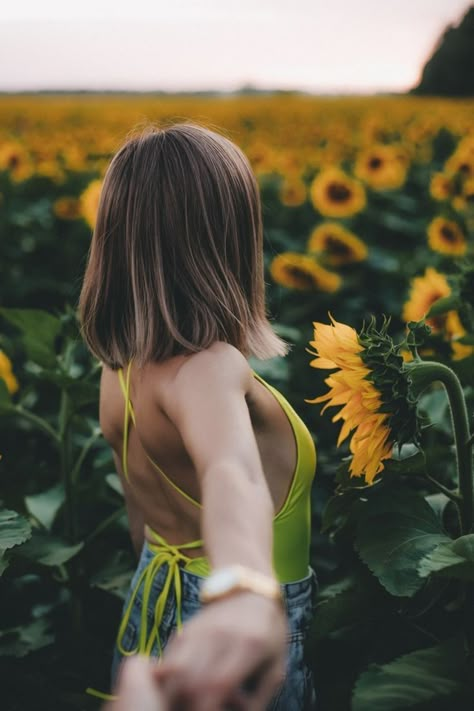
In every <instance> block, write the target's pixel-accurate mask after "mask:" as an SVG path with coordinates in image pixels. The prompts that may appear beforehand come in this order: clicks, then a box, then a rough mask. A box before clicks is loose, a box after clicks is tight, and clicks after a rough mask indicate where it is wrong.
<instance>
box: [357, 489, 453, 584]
mask: <svg viewBox="0 0 474 711" xmlns="http://www.w3.org/2000/svg"><path fill="white" fill-rule="evenodd" d="M373 498H374V501H371V502H370V503H371V504H372V506H371V510H370V512H368V513H367V514H366V515H365V516H364V518H362V519H361V520H360V521H359V526H358V530H357V537H356V549H357V551H358V552H359V555H360V557H361V558H362V560H363V561H364V562H365V563H366V564H367V565H368V567H369V568H370V570H371V571H372V572H373V573H374V575H376V576H377V578H378V579H379V580H380V582H381V584H382V585H383V586H384V587H385V588H386V589H387V590H388V592H389V593H391V594H392V595H399V596H404V595H406V596H409V597H410V596H412V595H414V594H415V593H416V592H417V590H419V589H420V588H421V586H422V585H423V583H424V581H423V579H422V578H420V576H419V574H418V571H417V565H418V563H419V562H420V561H421V560H422V559H423V558H424V557H425V556H426V555H427V554H428V553H430V552H431V551H432V550H433V548H435V547H436V546H437V545H438V544H439V543H442V542H446V541H447V540H449V538H448V536H447V535H446V534H445V533H444V532H443V530H442V528H441V526H440V523H439V520H438V518H437V516H436V514H435V513H434V511H433V509H432V508H431V507H430V506H429V505H428V504H427V503H426V502H425V500H424V499H423V498H422V497H421V496H417V495H415V494H410V493H409V492H404V491H403V490H402V491H399V492H397V491H389V492H387V494H386V496H378V497H373Z"/></svg>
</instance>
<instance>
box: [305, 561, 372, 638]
mask: <svg viewBox="0 0 474 711" xmlns="http://www.w3.org/2000/svg"><path fill="white" fill-rule="evenodd" d="M328 592H330V589H329V588H325V589H324V590H323V591H322V593H321V594H322V595H326V596H327V595H328ZM384 595H385V594H384V593H383V591H382V590H381V588H380V586H379V585H377V584H376V582H375V581H374V579H373V578H372V579H370V577H369V576H368V574H367V578H365V579H364V578H363V577H362V576H361V577H360V578H359V579H357V580H355V581H354V580H352V581H351V582H350V587H348V588H346V589H344V588H343V589H341V590H340V591H337V592H336V594H334V595H332V596H331V597H328V599H327V600H323V601H322V602H320V603H319V604H318V605H317V606H316V610H315V613H314V616H313V623H312V628H311V639H312V640H313V641H317V640H321V639H324V638H325V637H328V636H329V635H331V634H333V633H335V632H338V631H340V630H342V629H344V628H346V627H352V626H353V625H355V624H361V623H366V622H368V621H369V620H370V619H373V618H374V617H377V616H381V615H383V613H384V609H383V602H384V600H383V598H384Z"/></svg>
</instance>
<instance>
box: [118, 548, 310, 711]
mask: <svg viewBox="0 0 474 711" xmlns="http://www.w3.org/2000/svg"><path fill="white" fill-rule="evenodd" d="M153 556H154V553H153V551H151V550H150V548H149V547H148V546H147V544H146V543H145V545H144V546H143V549H142V553H141V557H140V561H139V563H138V567H137V569H136V571H135V574H134V576H133V579H132V582H131V585H130V589H129V593H128V596H127V599H126V601H125V605H124V611H125V609H126V607H127V605H128V602H129V600H130V598H131V595H132V591H133V590H134V589H135V586H136V583H137V581H138V578H139V576H140V574H141V572H142V571H143V569H144V568H145V567H146V566H147V565H148V564H149V563H150V561H151V560H152V558H153ZM167 568H168V566H167V564H163V565H162V566H161V568H160V569H159V570H158V572H157V574H156V575H155V577H154V580H153V585H152V589H151V594H150V598H149V605H148V610H147V620H148V625H149V627H150V628H151V626H152V625H153V618H154V607H155V603H156V600H157V598H158V596H159V594H160V592H161V590H162V587H163V583H164V581H165V578H166V573H167ZM180 574H181V585H182V597H181V616H182V621H183V623H185V622H186V620H188V619H189V618H190V617H192V616H193V615H195V614H196V612H198V610H199V609H200V602H199V588H200V581H202V579H203V578H202V577H201V576H199V575H195V574H194V573H190V572H188V571H186V570H184V569H182V568H181V570H180ZM281 590H282V593H283V596H284V599H285V603H286V610H287V616H288V623H289V635H288V655H287V669H286V676H285V679H284V682H283V684H282V686H281V687H280V688H279V690H278V691H277V693H276V695H275V696H274V698H273V699H272V701H271V702H270V705H269V706H268V711H313V710H314V709H316V695H315V691H314V686H313V679H312V672H311V668H310V666H309V664H308V661H307V660H306V659H305V652H304V642H305V638H306V633H307V631H308V628H309V625H310V623H311V619H312V616H313V610H314V600H315V595H316V590H317V579H316V574H315V573H314V571H313V570H312V569H311V568H310V569H309V573H308V575H307V576H306V577H305V578H302V579H301V580H297V581H295V582H291V583H284V584H282V585H281ZM142 592H143V584H142V585H141V586H140V590H139V591H138V593H137V595H136V597H135V601H134V605H133V609H132V612H131V615H130V619H129V622H128V625H127V628H126V630H125V633H124V635H123V638H122V647H123V648H124V649H125V650H126V651H130V650H132V649H134V648H135V647H136V645H137V641H138V634H139V629H140V616H141V609H142ZM175 630H176V598H175V593H174V588H173V587H172V588H171V589H170V592H169V595H168V599H167V601H166V605H165V609H164V613H163V617H162V620H161V624H160V627H159V629H158V633H159V637H160V640H161V644H162V647H165V646H166V643H167V642H168V640H169V638H170V636H171V634H172V633H173V632H174V631H175ZM152 656H155V657H157V656H159V650H158V647H157V645H156V643H155V645H154V647H153V649H152ZM122 658H123V656H122V654H120V652H119V650H118V649H117V647H115V650H114V656H113V661H112V676H111V679H112V688H113V687H114V683H115V678H116V674H117V670H118V666H119V664H120V662H121V660H122Z"/></svg>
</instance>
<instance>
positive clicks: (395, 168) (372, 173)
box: [354, 145, 408, 190]
mask: <svg viewBox="0 0 474 711" xmlns="http://www.w3.org/2000/svg"><path fill="white" fill-rule="evenodd" d="M407 169H408V159H407V157H406V156H405V155H404V154H403V153H401V152H400V150H399V149H398V150H397V149H396V148H394V147H393V146H385V145H375V146H372V147H371V148H368V149H366V150H365V151H363V152H362V153H361V154H360V155H359V156H358V158H357V160H356V164H355V168H354V172H355V174H356V175H357V177H358V178H360V179H361V180H363V181H364V182H365V183H367V185H370V187H371V188H373V189H374V190H394V189H396V188H400V187H401V186H402V185H403V184H404V182H405V180H406V175H407Z"/></svg>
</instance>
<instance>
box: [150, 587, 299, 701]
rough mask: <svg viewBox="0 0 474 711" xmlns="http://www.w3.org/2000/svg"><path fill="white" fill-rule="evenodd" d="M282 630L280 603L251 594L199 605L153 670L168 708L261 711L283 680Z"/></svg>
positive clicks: (284, 650) (284, 632) (284, 633)
mask: <svg viewBox="0 0 474 711" xmlns="http://www.w3.org/2000/svg"><path fill="white" fill-rule="evenodd" d="M287 629H288V628H287V622H286V617H285V614H284V611H283V608H282V607H281V605H280V604H279V603H278V602H277V601H275V600H271V599H269V598H266V597H264V596H261V595H257V594H255V593H253V592H239V593H236V594H234V595H232V596H230V597H228V598H225V599H221V600H216V601H214V602H212V603H211V604H209V606H206V607H204V608H203V610H202V611H200V612H199V613H198V614H197V615H196V616H195V617H193V618H192V619H191V620H190V621H189V622H187V623H186V624H185V625H184V627H183V629H182V630H181V632H180V633H179V634H177V635H175V636H174V637H173V638H172V639H171V640H170V642H169V643H168V646H167V648H166V650H165V653H164V656H163V658H162V661H161V663H160V664H158V665H157V666H156V667H155V669H154V676H155V679H156V680H157V681H158V683H159V686H160V689H161V690H162V693H163V697H164V699H165V700H166V703H167V704H168V705H169V711H175V710H177V709H180V711H184V710H185V709H186V710H187V709H189V710H191V709H192V711H220V710H223V709H233V710H234V709H235V710H236V711H237V709H238V710H240V709H242V710H243V709H245V710H246V711H262V709H265V707H266V705H267V704H268V702H269V701H270V700H271V698H272V696H273V695H274V694H275V692H276V691H277V689H278V687H279V686H280V684H281V683H282V681H283V678H284V673H285V666H286V654H287V648H286V638H287ZM167 708H168V707H167Z"/></svg>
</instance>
